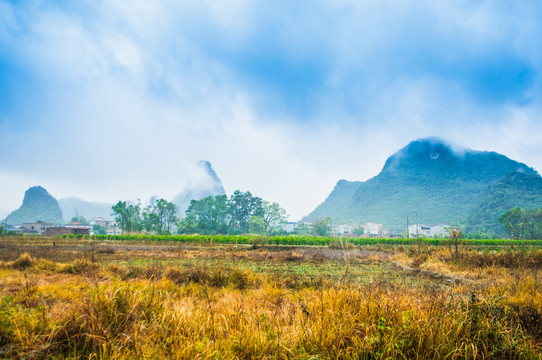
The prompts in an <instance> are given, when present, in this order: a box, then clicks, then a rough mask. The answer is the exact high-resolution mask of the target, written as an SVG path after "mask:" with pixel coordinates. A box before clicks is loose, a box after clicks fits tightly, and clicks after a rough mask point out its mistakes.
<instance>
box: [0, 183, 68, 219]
mask: <svg viewBox="0 0 542 360" xmlns="http://www.w3.org/2000/svg"><path fill="white" fill-rule="evenodd" d="M38 220H41V221H45V222H48V223H54V224H61V223H63V220H62V210H61V209H60V206H59V205H58V201H57V200H56V199H55V198H54V197H53V196H51V194H49V193H48V192H47V190H45V189H44V188H42V187H41V186H33V187H31V188H30V189H28V190H26V192H25V193H24V199H23V204H22V205H21V207H20V208H18V209H17V210H15V211H13V212H12V213H11V214H9V215H8V217H7V218H6V221H7V223H8V224H9V225H21V224H22V223H25V222H36V221H38Z"/></svg>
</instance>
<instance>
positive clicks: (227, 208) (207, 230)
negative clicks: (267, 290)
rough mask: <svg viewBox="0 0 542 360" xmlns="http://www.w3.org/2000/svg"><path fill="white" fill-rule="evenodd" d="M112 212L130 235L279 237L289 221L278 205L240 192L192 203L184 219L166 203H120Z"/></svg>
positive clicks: (160, 200)
mask: <svg viewBox="0 0 542 360" xmlns="http://www.w3.org/2000/svg"><path fill="white" fill-rule="evenodd" d="M112 209H113V215H114V216H115V221H116V222H117V224H118V225H119V227H120V228H121V229H122V230H123V231H124V232H128V233H134V232H142V231H145V232H149V233H155V234H171V233H172V232H177V233H179V234H195V233H198V234H246V233H255V234H278V233H280V231H281V229H280V225H281V224H282V223H284V222H285V221H286V220H287V214H286V211H285V210H284V209H283V208H282V207H281V206H280V205H279V204H277V203H270V202H268V201H265V200H263V199H262V198H260V197H258V196H253V195H252V194H251V193H250V192H249V191H247V192H241V191H239V190H236V191H235V192H234V193H233V194H232V195H231V196H230V197H229V198H228V197H227V196H226V195H219V196H209V197H206V198H204V199H201V200H192V201H191V203H190V206H189V208H188V210H186V214H185V215H186V216H185V217H184V218H183V219H180V217H179V216H178V214H177V208H176V206H175V204H173V203H171V202H169V201H167V200H165V199H157V198H151V200H150V201H149V204H148V205H147V206H145V207H142V206H141V204H140V203H135V204H134V203H130V202H127V201H119V202H118V203H117V204H116V205H114V206H113V208H112Z"/></svg>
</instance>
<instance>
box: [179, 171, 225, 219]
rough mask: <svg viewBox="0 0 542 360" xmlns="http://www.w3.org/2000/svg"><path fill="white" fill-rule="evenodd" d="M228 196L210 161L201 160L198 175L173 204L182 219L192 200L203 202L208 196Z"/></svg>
mask: <svg viewBox="0 0 542 360" xmlns="http://www.w3.org/2000/svg"><path fill="white" fill-rule="evenodd" d="M217 195H226V191H225V190H224V186H222V181H221V180H220V178H219V177H218V175H217V174H216V172H215V171H214V169H213V167H212V165H211V163H210V162H208V161H204V160H201V161H199V162H198V164H197V170H196V174H193V175H192V178H191V179H190V181H189V182H188V185H187V186H186V188H185V189H184V190H183V191H182V192H181V193H179V194H178V195H177V196H175V197H174V198H173V200H172V202H173V203H174V204H175V206H177V212H178V215H179V216H180V217H183V216H184V213H185V211H186V210H187V209H188V207H189V206H190V202H191V201H192V200H201V199H203V198H206V197H208V196H217Z"/></svg>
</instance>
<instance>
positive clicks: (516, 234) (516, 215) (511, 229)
mask: <svg viewBox="0 0 542 360" xmlns="http://www.w3.org/2000/svg"><path fill="white" fill-rule="evenodd" d="M524 217H525V211H524V210H523V209H521V208H519V207H514V208H512V209H510V210H508V211H506V212H505V213H503V214H502V215H501V216H500V217H499V221H500V222H501V224H502V225H503V226H504V230H506V233H507V234H508V236H510V237H511V238H513V239H521V238H522V237H523V230H524V224H523V221H524Z"/></svg>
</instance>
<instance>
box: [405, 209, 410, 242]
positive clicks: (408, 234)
mask: <svg viewBox="0 0 542 360" xmlns="http://www.w3.org/2000/svg"><path fill="white" fill-rule="evenodd" d="M406 237H407V239H409V238H410V231H409V229H408V215H407V217H406Z"/></svg>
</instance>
